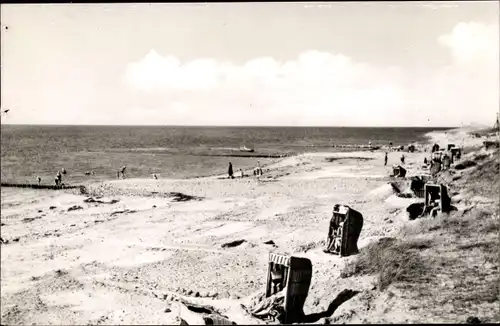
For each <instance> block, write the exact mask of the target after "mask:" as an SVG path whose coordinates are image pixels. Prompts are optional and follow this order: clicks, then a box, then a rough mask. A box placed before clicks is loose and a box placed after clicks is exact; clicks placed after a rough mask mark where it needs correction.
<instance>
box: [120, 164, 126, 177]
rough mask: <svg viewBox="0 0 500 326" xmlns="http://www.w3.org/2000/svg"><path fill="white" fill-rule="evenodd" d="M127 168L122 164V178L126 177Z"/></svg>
mask: <svg viewBox="0 0 500 326" xmlns="http://www.w3.org/2000/svg"><path fill="white" fill-rule="evenodd" d="M126 168H127V166H125V165H124V166H122V169H121V170H120V173H121V174H122V178H123V179H125V169H126Z"/></svg>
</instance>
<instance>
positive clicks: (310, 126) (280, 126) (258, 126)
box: [1, 123, 486, 129]
mask: <svg viewBox="0 0 500 326" xmlns="http://www.w3.org/2000/svg"><path fill="white" fill-rule="evenodd" d="M1 125H2V126H4V125H5V126H45V127H59V126H60V127H201V128H439V129H456V128H461V127H464V126H339V125H330V126H324V125H320V126H314V125H299V126H297V125H176V124H172V125H155V124H151V125H149V124H144V125H134V124H113V125H108V124H46V123H2V124H1ZM485 127H486V125H485Z"/></svg>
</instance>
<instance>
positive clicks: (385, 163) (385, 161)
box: [384, 152, 387, 166]
mask: <svg viewBox="0 0 500 326" xmlns="http://www.w3.org/2000/svg"><path fill="white" fill-rule="evenodd" d="M385 165H387V152H385V156H384V166H385Z"/></svg>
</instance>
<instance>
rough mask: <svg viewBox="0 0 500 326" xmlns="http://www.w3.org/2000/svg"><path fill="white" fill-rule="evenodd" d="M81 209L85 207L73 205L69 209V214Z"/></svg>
mask: <svg viewBox="0 0 500 326" xmlns="http://www.w3.org/2000/svg"><path fill="white" fill-rule="evenodd" d="M79 209H83V207H82V206H79V205H73V206H71V207H70V208H68V212H71V211H76V210H79Z"/></svg>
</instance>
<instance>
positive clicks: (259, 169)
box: [253, 161, 262, 176]
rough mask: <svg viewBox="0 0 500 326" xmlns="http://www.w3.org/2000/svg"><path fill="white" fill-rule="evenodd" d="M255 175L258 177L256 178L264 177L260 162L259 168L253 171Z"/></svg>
mask: <svg viewBox="0 0 500 326" xmlns="http://www.w3.org/2000/svg"><path fill="white" fill-rule="evenodd" d="M253 175H256V176H261V175H262V168H261V167H260V162H259V161H257V167H256V168H255V169H253Z"/></svg>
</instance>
